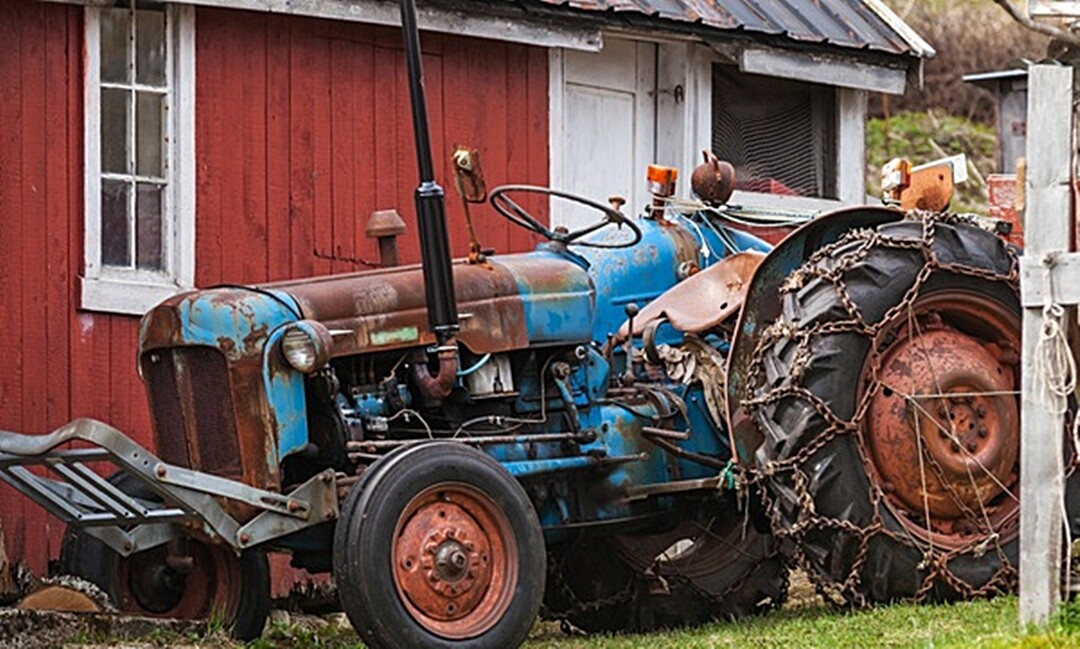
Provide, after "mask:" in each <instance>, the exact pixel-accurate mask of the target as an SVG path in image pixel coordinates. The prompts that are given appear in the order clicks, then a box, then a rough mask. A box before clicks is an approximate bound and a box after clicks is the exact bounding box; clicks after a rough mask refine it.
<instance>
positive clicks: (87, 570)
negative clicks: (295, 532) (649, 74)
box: [60, 473, 270, 641]
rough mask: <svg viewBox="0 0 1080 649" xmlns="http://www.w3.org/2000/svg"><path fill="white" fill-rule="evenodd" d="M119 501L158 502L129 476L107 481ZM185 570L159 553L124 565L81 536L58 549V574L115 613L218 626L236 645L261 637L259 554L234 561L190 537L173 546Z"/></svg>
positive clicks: (265, 587) (222, 549)
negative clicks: (88, 588) (101, 598)
mask: <svg viewBox="0 0 1080 649" xmlns="http://www.w3.org/2000/svg"><path fill="white" fill-rule="evenodd" d="M109 481H110V482H112V483H113V484H115V485H116V486H117V487H118V488H119V489H120V490H121V491H123V492H124V493H125V494H127V495H129V496H132V497H134V498H139V499H142V500H148V501H154V500H156V499H157V496H156V494H154V493H153V492H152V491H151V490H150V489H148V488H146V487H145V486H144V485H143V484H142V483H141V482H139V480H138V479H136V478H133V477H131V476H130V475H127V474H123V473H118V474H116V475H114V476H113V477H112V478H110V479H109ZM178 543H179V544H180V545H181V546H184V547H183V550H184V556H186V557H190V562H189V565H190V567H189V568H187V569H183V568H178V567H176V566H177V564H176V562H171V564H172V565H170V562H169V561H168V553H169V547H168V546H165V545H162V546H158V547H156V548H152V549H150V550H146V551H144V552H136V553H135V554H132V555H130V556H128V557H123V556H120V554H118V553H117V552H116V551H114V550H113V549H112V548H110V547H109V546H107V545H105V544H104V543H102V542H101V541H99V540H98V539H96V538H94V537H92V536H90V535H89V534H87V533H86V532H85V531H82V530H79V529H77V528H69V529H68V531H67V533H66V535H65V537H64V543H63V546H62V547H61V549H60V566H61V571H62V572H64V573H65V574H70V575H75V576H77V577H81V578H83V579H86V580H87V581H89V582H91V583H93V584H95V585H96V586H98V587H99V588H101V589H102V590H103V591H105V593H106V594H107V595H108V596H109V598H110V599H111V600H112V601H113V603H114V604H115V605H116V607H117V608H118V609H119V610H120V611H122V612H124V613H130V614H132V615H139V616H143V617H161V618H174V619H181V620H206V619H210V618H217V619H220V620H222V621H224V622H225V623H226V624H227V625H228V626H229V627H230V629H231V630H232V635H233V637H234V638H236V639H237V640H242V641H248V640H254V639H255V638H258V637H259V636H260V635H262V631H263V627H264V626H266V619H267V617H268V616H269V615H270V567H269V564H268V562H267V560H266V554H265V553H263V552H260V551H257V550H249V551H246V552H244V553H243V554H242V555H240V556H237V555H236V554H235V553H234V552H233V551H232V550H231V549H230V548H228V547H227V546H225V545H224V544H216V545H215V544H210V543H205V542H203V541H201V540H198V539H195V538H192V537H183V538H182V539H181V540H180V541H179V542H178Z"/></svg>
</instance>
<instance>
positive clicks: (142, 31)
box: [135, 9, 165, 86]
mask: <svg viewBox="0 0 1080 649" xmlns="http://www.w3.org/2000/svg"><path fill="white" fill-rule="evenodd" d="M135 78H136V79H137V80H138V82H139V83H145V84H147V85H151V86H164V85H165V12H164V11H147V10H145V9H139V10H138V11H137V12H136V14H135Z"/></svg>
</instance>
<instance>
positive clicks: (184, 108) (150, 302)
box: [80, 4, 195, 315]
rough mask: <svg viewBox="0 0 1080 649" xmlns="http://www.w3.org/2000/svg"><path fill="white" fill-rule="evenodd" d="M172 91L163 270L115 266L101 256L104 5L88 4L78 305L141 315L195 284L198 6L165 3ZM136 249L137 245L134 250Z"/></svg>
mask: <svg viewBox="0 0 1080 649" xmlns="http://www.w3.org/2000/svg"><path fill="white" fill-rule="evenodd" d="M166 11H167V12H168V19H167V22H166V24H171V25H172V28H171V29H170V30H169V33H168V34H167V35H166V38H168V43H167V45H166V46H167V47H168V48H169V60H170V65H169V66H168V68H167V71H166V74H167V83H168V85H169V92H170V95H171V103H170V105H169V111H168V119H166V125H165V129H166V134H167V135H166V137H167V142H168V146H167V147H166V155H165V159H164V163H165V166H166V178H167V183H168V185H167V189H166V192H165V194H166V196H164V197H163V199H164V200H163V201H162V202H163V207H162V232H163V245H162V255H163V257H164V259H163V261H164V265H165V269H164V271H148V270H141V269H133V268H116V267H110V266H104V265H103V264H102V263H101V175H102V171H101V90H100V83H101V12H100V10H99V9H97V8H95V7H87V8H86V21H85V25H86V28H85V43H86V50H85V51H86V57H85V65H86V68H85V71H84V79H85V90H84V106H85V111H86V113H85V114H86V117H85V138H84V153H85V179H86V180H85V188H84V191H85V199H84V200H85V204H86V212H85V220H84V224H85V230H84V268H83V276H82V287H81V302H80V308H82V309H84V310H88V311H102V312H107V313H121V314H130V315H142V314H144V313H146V311H148V310H149V309H150V308H151V307H153V306H154V305H155V304H157V303H159V302H161V301H162V300H164V299H165V298H167V297H169V296H170V295H173V294H174V293H176V292H177V291H179V290H182V289H187V288H192V287H193V286H194V285H195V10H194V8H193V7H191V6H179V5H171V4H170V5H166ZM132 254H133V255H134V254H135V251H134V250H133V251H132Z"/></svg>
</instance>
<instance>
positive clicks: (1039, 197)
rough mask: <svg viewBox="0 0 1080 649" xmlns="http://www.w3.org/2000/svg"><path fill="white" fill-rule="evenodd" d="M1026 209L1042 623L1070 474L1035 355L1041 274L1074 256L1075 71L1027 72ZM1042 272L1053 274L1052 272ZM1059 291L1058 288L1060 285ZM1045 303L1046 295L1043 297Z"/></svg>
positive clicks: (1027, 565) (1029, 515)
mask: <svg viewBox="0 0 1080 649" xmlns="http://www.w3.org/2000/svg"><path fill="white" fill-rule="evenodd" d="M1027 124H1028V132H1027V181H1026V185H1027V186H1026V194H1027V209H1026V211H1025V215H1024V231H1025V233H1024V234H1025V248H1024V257H1026V258H1028V259H1026V260H1025V262H1026V265H1027V267H1028V268H1029V269H1031V272H1026V273H1024V274H1023V276H1022V281H1021V292H1022V293H1023V294H1024V296H1026V297H1024V298H1023V304H1024V316H1023V327H1024V330H1023V341H1024V342H1023V347H1024V349H1023V353H1022V354H1021V358H1022V359H1023V368H1022V379H1021V389H1022V391H1023V401H1022V406H1021V417H1020V497H1021V499H1022V505H1021V509H1020V549H1021V555H1020V623H1021V624H1022V625H1027V624H1032V623H1034V624H1042V623H1044V622H1046V621H1047V620H1048V619H1049V617H1050V616H1051V615H1052V614H1053V613H1054V611H1055V610H1056V609H1057V605H1058V604H1059V603H1060V601H1061V570H1062V561H1063V556H1064V555H1063V547H1062V535H1063V514H1062V508H1063V505H1062V504H1063V503H1064V499H1065V469H1064V461H1063V456H1062V449H1063V442H1064V440H1063V437H1062V435H1063V430H1064V427H1065V424H1064V417H1063V415H1062V414H1061V413H1060V412H1056V411H1055V409H1054V408H1051V407H1048V405H1047V403H1046V402H1045V400H1044V399H1040V397H1039V393H1040V391H1041V390H1042V384H1041V383H1040V381H1044V380H1045V378H1046V377H1040V376H1038V375H1037V370H1036V354H1037V350H1038V343H1039V336H1040V332H1041V331H1042V326H1043V310H1042V309H1043V300H1041V299H1040V300H1035V299H1031V298H1030V296H1031V294H1032V293H1039V294H1040V295H1042V293H1043V291H1042V288H1043V286H1042V282H1043V280H1044V277H1043V274H1042V273H1041V272H1038V271H1037V270H1036V268H1035V264H1036V263H1038V264H1039V265H1040V266H1041V265H1042V264H1043V259H1044V258H1045V257H1046V255H1047V254H1048V253H1052V252H1057V253H1068V252H1069V241H1070V238H1071V237H1070V228H1071V223H1070V221H1071V216H1072V210H1071V198H1072V187H1071V170H1072V164H1073V160H1072V156H1073V150H1072V133H1073V69H1072V68H1070V67H1062V66H1056V65H1035V66H1032V67H1031V68H1029V85H1028V120H1027ZM1043 272H1053V269H1052V267H1051V268H1047V269H1045V270H1044V271H1043ZM1055 285H1056V286H1061V282H1060V281H1056V282H1055ZM1042 297H1043V298H1046V297H1047V296H1045V295H1042Z"/></svg>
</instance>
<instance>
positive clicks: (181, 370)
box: [142, 347, 241, 477]
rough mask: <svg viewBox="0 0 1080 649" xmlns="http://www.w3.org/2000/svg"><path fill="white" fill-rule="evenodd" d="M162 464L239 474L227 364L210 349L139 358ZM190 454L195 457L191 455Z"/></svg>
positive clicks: (153, 353)
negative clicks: (164, 462)
mask: <svg viewBox="0 0 1080 649" xmlns="http://www.w3.org/2000/svg"><path fill="white" fill-rule="evenodd" d="M142 368H143V376H144V377H145V378H146V381H147V385H148V388H149V393H150V404H151V407H152V408H153V413H152V414H153V418H154V431H155V437H156V439H155V442H156V444H157V450H158V454H159V455H160V456H161V459H162V460H164V461H166V462H169V463H170V464H178V465H180V466H185V467H189V468H193V469H199V470H202V471H207V472H210V473H214V474H217V475H221V476H226V477H238V476H239V475H240V474H241V463H240V450H239V440H238V439H237V434H236V420H235V414H234V410H233V403H232V390H230V387H229V371H228V369H229V368H228V363H227V361H226V360H225V357H224V356H223V355H222V354H221V352H219V351H218V350H216V349H213V348H210V347H177V348H174V349H168V350H154V351H150V352H147V353H145V354H143V358H142ZM193 453H194V457H193V455H192V454H193Z"/></svg>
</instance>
